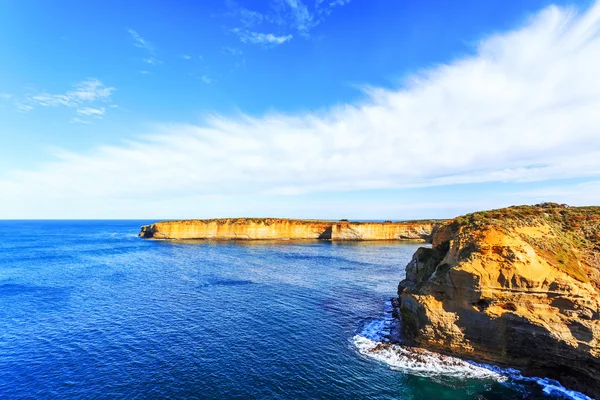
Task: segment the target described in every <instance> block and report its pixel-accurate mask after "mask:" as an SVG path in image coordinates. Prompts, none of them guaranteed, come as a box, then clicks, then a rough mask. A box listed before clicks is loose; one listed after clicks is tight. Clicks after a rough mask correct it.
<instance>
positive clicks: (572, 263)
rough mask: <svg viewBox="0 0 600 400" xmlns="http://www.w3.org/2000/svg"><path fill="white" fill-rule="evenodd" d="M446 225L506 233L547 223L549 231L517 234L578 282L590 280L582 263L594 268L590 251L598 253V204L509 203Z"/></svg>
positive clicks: (457, 228) (455, 230)
mask: <svg viewBox="0 0 600 400" xmlns="http://www.w3.org/2000/svg"><path fill="white" fill-rule="evenodd" d="M449 224H450V227H451V228H452V230H453V231H454V232H458V231H459V230H460V229H461V228H463V229H464V228H465V227H476V228H483V227H493V228H495V229H498V230H501V231H504V232H507V233H510V232H511V231H514V228H518V227H528V226H529V227H535V226H541V225H547V226H549V227H550V228H551V232H550V233H549V234H548V235H545V236H544V237H539V236H538V237H533V236H529V235H527V234H521V235H520V236H521V238H522V239H523V240H525V241H526V242H528V243H529V244H530V245H531V246H532V247H533V248H534V249H535V250H536V252H537V253H538V254H540V255H542V256H544V257H545V258H546V259H547V260H548V262H549V263H550V264H552V265H553V266H554V267H555V268H557V269H559V270H561V271H563V272H565V273H567V274H568V275H570V276H572V277H573V278H575V279H577V280H579V281H582V282H589V281H590V279H589V273H588V272H589V271H586V268H585V267H584V266H583V265H585V264H587V265H588V266H589V267H595V268H596V269H597V268H598V266H597V265H593V264H594V262H593V261H592V260H593V259H594V253H598V252H600V207H569V206H567V205H565V204H556V203H541V204H537V205H534V206H512V207H507V208H502V209H497V210H490V211H480V212H475V213H472V214H467V215H464V216H461V217H457V218H455V219H453V220H451V221H449ZM581 261H583V264H582V263H581Z"/></svg>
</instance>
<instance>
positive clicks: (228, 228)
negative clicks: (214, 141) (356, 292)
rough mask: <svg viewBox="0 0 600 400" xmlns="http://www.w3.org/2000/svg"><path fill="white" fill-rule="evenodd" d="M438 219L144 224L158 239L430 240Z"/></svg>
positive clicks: (225, 220) (228, 220) (148, 233)
mask: <svg viewBox="0 0 600 400" xmlns="http://www.w3.org/2000/svg"><path fill="white" fill-rule="evenodd" d="M439 224H440V222H438V221H407V222H350V221H345V220H342V221H337V222H335V221H321V220H295V219H280V218H222V219H206V220H182V221H162V222H157V223H154V224H151V225H146V226H143V227H142V230H141V232H140V236H141V237H144V238H155V239H250V240H255V239H324V240H423V241H429V240H430V239H431V235H432V233H433V231H434V230H435V229H436V227H437V226H438V225H439Z"/></svg>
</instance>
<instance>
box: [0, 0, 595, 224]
mask: <svg viewBox="0 0 600 400" xmlns="http://www.w3.org/2000/svg"><path fill="white" fill-rule="evenodd" d="M598 71H600V0H598V1H561V0H557V1H546V0H522V1H506V0H486V1H481V0H461V1H454V2H449V1H443V0H427V1H408V0H368V1H367V0H262V1H258V0H255V1H250V0H247V1H242V0H237V1H234V0H215V1H210V2H208V1H202V2H198V1H192V0H187V1H186V0H182V1H178V2H165V1H137V0H131V1H122V0H120V1H114V0H103V1H99V0H88V1H78V0H59V1H55V2H48V1H45V0H3V1H1V2H0V218H2V219H88V218H89V219H174V218H214V217H241V216H246V217H288V218H326V219H341V218H348V219H386V220H387V219H394V220H402V219H415V218H451V217H454V216H457V215H460V214H464V213H468V212H473V211H477V210H482V209H490V208H498V207H505V206H510V205H517V204H535V203H539V202H543V201H553V202H558V203H568V204H570V205H599V204H600V79H599V78H598V76H599V72H598Z"/></svg>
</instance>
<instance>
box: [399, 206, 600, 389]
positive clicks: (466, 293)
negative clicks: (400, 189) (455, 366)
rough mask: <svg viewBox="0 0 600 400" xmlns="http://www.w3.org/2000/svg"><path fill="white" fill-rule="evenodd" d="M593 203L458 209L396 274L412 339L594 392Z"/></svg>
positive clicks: (597, 365) (596, 266)
mask: <svg viewBox="0 0 600 400" xmlns="http://www.w3.org/2000/svg"><path fill="white" fill-rule="evenodd" d="M599 261H600V207H568V206H565V205H558V204H540V205H537V206H521V207H510V208H506V209H501V210H493V211H488V212H480V213H474V214H469V215H466V216H464V217H458V218H456V219H454V220H451V221H448V222H446V223H445V224H443V225H441V226H440V227H439V229H438V230H437V231H436V232H435V233H434V235H433V238H432V247H431V248H420V249H419V250H418V251H417V252H416V253H415V254H414V256H413V259H412V261H411V262H410V263H409V264H408V266H407V268H406V279H405V280H403V281H402V282H400V284H399V287H398V297H399V302H400V309H399V313H400V315H401V318H402V321H403V334H404V337H405V338H406V339H407V340H408V341H409V343H411V344H412V345H415V346H420V347H423V348H426V349H431V350H433V351H436V352H441V353H444V354H450V355H458V356H462V357H465V358H468V359H472V360H478V361H482V362H486V363H494V364H498V365H503V366H510V367H514V368H518V369H520V370H521V371H523V372H524V373H525V374H528V375H535V376H547V377H550V378H554V379H557V380H558V381H560V382H561V383H562V384H563V385H565V386H567V387H570V388H573V389H575V390H578V391H581V392H583V393H586V394H587V395H590V396H592V397H595V398H600V263H599Z"/></svg>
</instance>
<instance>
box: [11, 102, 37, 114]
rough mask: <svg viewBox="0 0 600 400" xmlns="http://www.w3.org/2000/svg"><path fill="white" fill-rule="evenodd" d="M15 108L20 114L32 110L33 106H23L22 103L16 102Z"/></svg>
mask: <svg viewBox="0 0 600 400" xmlns="http://www.w3.org/2000/svg"><path fill="white" fill-rule="evenodd" d="M15 108H16V109H17V111H18V112H20V113H26V112H29V111H31V110H33V106H32V105H29V104H24V103H21V102H20V101H16V102H15Z"/></svg>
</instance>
